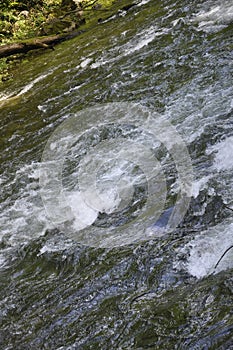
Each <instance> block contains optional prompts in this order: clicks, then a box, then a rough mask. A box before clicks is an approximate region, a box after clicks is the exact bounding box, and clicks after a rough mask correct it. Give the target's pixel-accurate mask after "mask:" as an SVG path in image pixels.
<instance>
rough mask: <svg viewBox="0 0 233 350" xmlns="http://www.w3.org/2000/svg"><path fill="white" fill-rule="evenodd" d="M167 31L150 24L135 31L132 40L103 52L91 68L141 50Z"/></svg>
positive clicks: (113, 61)
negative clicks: (141, 29)
mask: <svg viewBox="0 0 233 350" xmlns="http://www.w3.org/2000/svg"><path fill="white" fill-rule="evenodd" d="M168 31H169V30H168V29H162V30H158V28H157V27H156V26H151V27H150V28H148V29H146V30H144V31H143V32H140V33H137V34H136V35H135V37H134V38H133V39H132V40H130V41H128V42H127V43H126V44H123V45H122V46H121V47H119V46H116V47H115V48H114V49H112V50H111V51H110V52H109V53H107V54H104V55H103V56H102V57H101V58H100V59H98V60H97V61H95V62H94V63H92V64H91V68H98V67H101V66H103V65H105V64H109V63H115V62H116V61H118V60H120V59H121V58H123V57H125V56H128V55H131V54H132V53H134V52H136V51H139V50H141V49H142V48H143V47H145V46H147V45H148V44H149V43H151V42H152V41H153V40H154V39H155V38H156V37H157V36H161V35H164V34H167V33H168Z"/></svg>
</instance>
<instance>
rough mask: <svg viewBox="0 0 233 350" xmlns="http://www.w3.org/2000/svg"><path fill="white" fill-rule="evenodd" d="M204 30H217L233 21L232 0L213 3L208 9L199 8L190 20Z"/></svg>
mask: <svg viewBox="0 0 233 350" xmlns="http://www.w3.org/2000/svg"><path fill="white" fill-rule="evenodd" d="M192 21H193V22H194V23H198V27H199V29H201V30H204V31H206V32H217V31H219V30H221V29H223V28H225V27H226V25H228V24H229V23H231V22H232V21H233V4H232V1H221V3H219V4H216V3H215V4H213V5H212V7H211V8H210V9H208V10H204V9H203V10H201V11H200V12H199V13H197V14H196V15H195V17H194V18H193V20H192Z"/></svg>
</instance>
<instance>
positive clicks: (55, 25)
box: [39, 18, 77, 35]
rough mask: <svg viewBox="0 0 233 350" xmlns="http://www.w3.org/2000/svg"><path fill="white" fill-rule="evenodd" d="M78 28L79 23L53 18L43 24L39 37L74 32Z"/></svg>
mask: <svg viewBox="0 0 233 350" xmlns="http://www.w3.org/2000/svg"><path fill="white" fill-rule="evenodd" d="M76 27H77V23H75V22H74V21H71V20H67V19H66V20H64V19H58V18H53V19H52V20H49V21H47V22H45V23H44V24H42V26H41V28H40V33H39V35H53V34H60V33H64V32H68V31H72V30H74V29H75V28H76Z"/></svg>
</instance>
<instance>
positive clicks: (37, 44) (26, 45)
mask: <svg viewBox="0 0 233 350" xmlns="http://www.w3.org/2000/svg"><path fill="white" fill-rule="evenodd" d="M124 4H125V1H121V0H82V1H76V0H75V1H74V0H50V1H46V2H45V1H43V0H41V1H37V2H36V4H34V1H30V2H29V1H28V2H27V1H24V2H23V3H21V1H15V2H13V1H6V2H5V3H4V4H1V5H0V10H1V24H0V51H1V55H0V81H1V82H4V81H6V80H10V79H13V76H14V70H15V69H16V68H17V66H18V65H19V64H20V63H21V62H22V60H25V59H26V60H27V59H29V58H30V57H31V55H32V50H37V52H36V54H39V53H40V52H41V51H42V50H44V49H53V48H54V45H56V44H58V43H59V42H61V41H64V40H67V39H70V38H72V37H73V36H74V35H78V34H79V33H80V32H82V31H84V30H88V27H90V26H92V25H98V24H99V23H101V22H102V21H103V20H104V19H106V18H108V17H110V16H111V15H112V14H114V12H115V13H116V12H117V11H118V10H119V9H120V8H121V6H123V5H124ZM114 5H115V6H114ZM128 6H131V5H128ZM123 8H124V9H127V6H124V7H123ZM48 38H51V40H50V41H49V44H47V41H48ZM53 38H54V40H53ZM33 54H35V53H34V52H33Z"/></svg>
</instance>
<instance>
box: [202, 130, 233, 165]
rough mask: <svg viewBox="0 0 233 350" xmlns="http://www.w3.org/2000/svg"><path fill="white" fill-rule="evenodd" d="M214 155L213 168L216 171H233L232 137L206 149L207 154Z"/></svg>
mask: <svg viewBox="0 0 233 350" xmlns="http://www.w3.org/2000/svg"><path fill="white" fill-rule="evenodd" d="M212 152H214V153H215V160H214V164H213V167H214V169H216V170H217V171H221V170H232V169H233V157H232V154H233V136H231V137H227V138H226V139H225V140H224V141H222V142H219V143H217V144H215V145H214V146H212V147H210V148H208V150H207V152H206V153H207V154H211V153H212Z"/></svg>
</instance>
